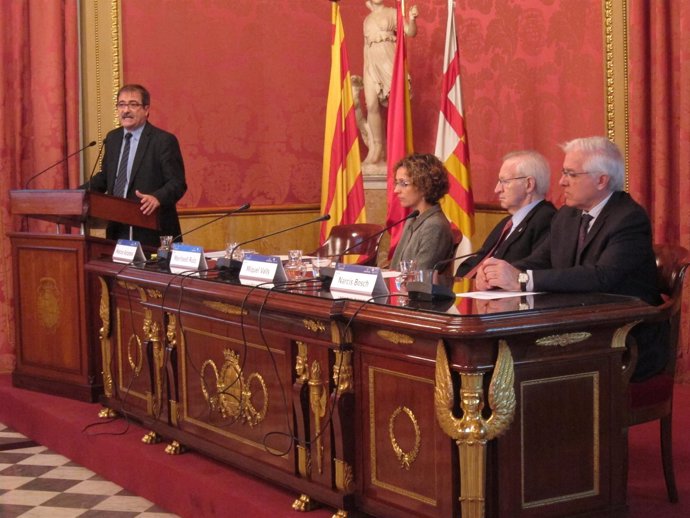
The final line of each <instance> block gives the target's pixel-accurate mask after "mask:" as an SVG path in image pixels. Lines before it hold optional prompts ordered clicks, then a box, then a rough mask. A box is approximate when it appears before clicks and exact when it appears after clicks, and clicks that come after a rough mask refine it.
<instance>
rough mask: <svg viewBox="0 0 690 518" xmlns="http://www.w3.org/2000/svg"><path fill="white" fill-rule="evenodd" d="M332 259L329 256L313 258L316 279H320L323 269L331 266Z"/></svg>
mask: <svg viewBox="0 0 690 518" xmlns="http://www.w3.org/2000/svg"><path fill="white" fill-rule="evenodd" d="M331 262H332V260H331V258H330V257H328V256H318V255H315V256H314V257H312V258H311V269H312V272H313V275H314V277H318V276H319V274H320V273H321V268H328V267H329V266H330V265H331Z"/></svg>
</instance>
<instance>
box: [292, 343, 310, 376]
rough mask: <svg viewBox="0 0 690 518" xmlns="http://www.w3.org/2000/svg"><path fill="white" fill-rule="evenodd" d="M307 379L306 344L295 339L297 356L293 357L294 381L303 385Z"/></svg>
mask: <svg viewBox="0 0 690 518" xmlns="http://www.w3.org/2000/svg"><path fill="white" fill-rule="evenodd" d="M308 381H309V368H308V359H307V344H305V343H304V342H300V341H299V340H298V341H297V357H296V358H295V382H297V383H299V384H300V385H304V384H305V383H307V382H308Z"/></svg>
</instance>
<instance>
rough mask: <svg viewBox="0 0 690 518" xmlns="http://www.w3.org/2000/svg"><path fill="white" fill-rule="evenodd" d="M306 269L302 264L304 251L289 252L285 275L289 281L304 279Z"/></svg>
mask: <svg viewBox="0 0 690 518" xmlns="http://www.w3.org/2000/svg"><path fill="white" fill-rule="evenodd" d="M305 270H306V268H305V266H304V264H303V263H302V250H288V261H287V263H286V264H285V275H287V278H288V280H289V281H299V280H301V279H303V278H304V272H305Z"/></svg>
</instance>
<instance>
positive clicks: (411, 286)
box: [406, 252, 477, 302]
mask: <svg viewBox="0 0 690 518" xmlns="http://www.w3.org/2000/svg"><path fill="white" fill-rule="evenodd" d="M475 255H477V252H474V253H471V254H464V255H458V256H456V257H451V258H450V259H444V260H443V261H438V262H437V263H436V264H435V265H434V267H433V271H434V275H433V277H432V278H431V279H430V280H429V281H428V282H423V281H412V282H408V283H407V286H406V288H407V295H408V296H409V297H410V299H411V300H420V301H424V302H438V301H443V300H454V299H455V293H453V290H451V289H450V288H448V287H447V286H444V285H442V284H434V277H436V274H435V272H438V271H441V267H443V266H445V265H446V264H448V263H450V262H451V261H456V260H458V259H466V258H468V257H472V256H475Z"/></svg>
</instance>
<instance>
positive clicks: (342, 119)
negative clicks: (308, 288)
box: [320, 2, 366, 243]
mask: <svg viewBox="0 0 690 518" xmlns="http://www.w3.org/2000/svg"><path fill="white" fill-rule="evenodd" d="M331 21H332V24H333V41H332V44H331V78H330V85H329V88H328V101H327V105H326V131H325V137H324V144H323V176H322V184H321V211H322V214H330V215H331V219H330V220H328V221H324V222H323V223H322V224H321V235H320V242H321V243H323V242H324V241H325V240H326V239H327V238H328V235H329V234H330V231H331V228H333V226H335V225H345V224H351V223H365V222H366V212H365V208H364V179H363V178H362V162H361V159H360V155H359V138H358V136H357V123H356V121H355V109H354V104H353V100H352V83H351V80H350V67H349V64H348V60H347V50H346V48H345V33H344V31H343V23H342V19H341V18H340V7H339V6H338V3H337V2H333V6H332V16H331Z"/></svg>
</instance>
